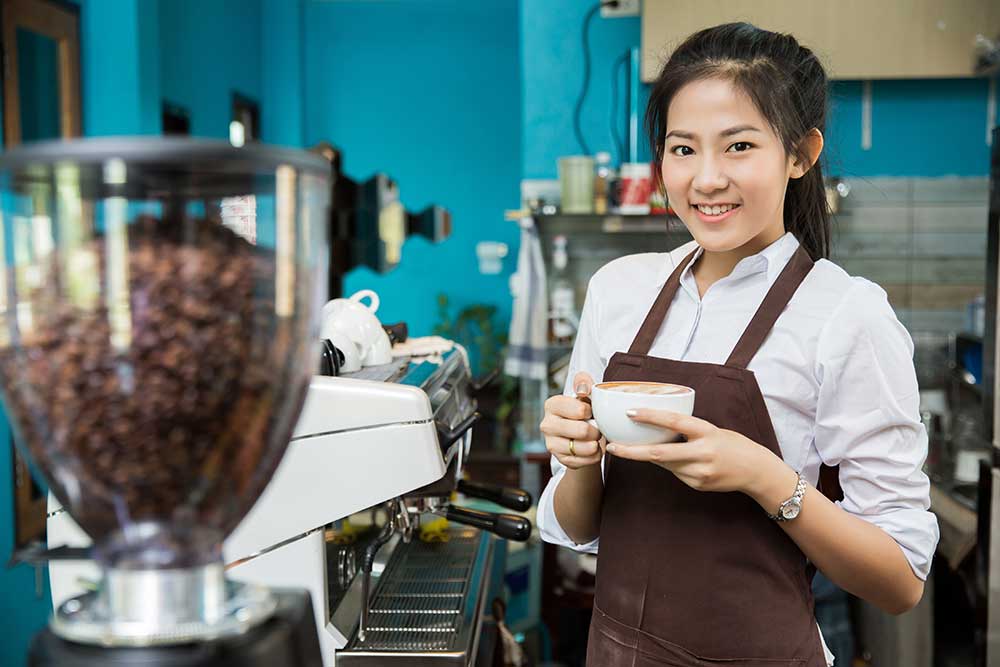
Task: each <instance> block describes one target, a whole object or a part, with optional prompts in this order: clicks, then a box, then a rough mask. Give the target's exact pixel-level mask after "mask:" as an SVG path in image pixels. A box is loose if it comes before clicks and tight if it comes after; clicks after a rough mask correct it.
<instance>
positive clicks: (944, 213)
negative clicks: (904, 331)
mask: <svg viewBox="0 0 1000 667" xmlns="http://www.w3.org/2000/svg"><path fill="white" fill-rule="evenodd" d="M845 183H846V184H847V185H848V186H849V187H850V193H849V194H848V196H847V197H846V198H844V199H841V200H840V202H841V206H840V210H839V212H838V213H837V215H836V216H835V222H834V229H833V252H832V256H831V259H832V260H833V261H834V262H836V263H838V264H840V265H841V266H843V267H844V269H846V270H847V272H848V273H851V274H852V275H858V276H864V277H865V278H868V279H870V280H873V281H875V282H877V283H878V284H879V285H881V286H882V287H883V288H884V289H885V290H886V292H887V293H888V295H889V301H890V303H892V305H893V307H894V308H895V310H896V313H897V314H898V316H899V318H900V321H902V322H903V324H904V325H906V327H907V328H908V329H909V330H910V332H911V333H917V332H936V333H946V332H950V331H958V330H963V329H965V328H966V307H967V305H968V303H969V302H970V301H971V300H972V299H973V298H975V297H976V296H977V295H978V294H982V293H983V290H984V287H985V280H986V216H987V201H988V191H989V181H988V179H986V178H933V179H930V178H873V179H856V180H847V181H845Z"/></svg>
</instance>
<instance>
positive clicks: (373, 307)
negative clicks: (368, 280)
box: [351, 289, 379, 313]
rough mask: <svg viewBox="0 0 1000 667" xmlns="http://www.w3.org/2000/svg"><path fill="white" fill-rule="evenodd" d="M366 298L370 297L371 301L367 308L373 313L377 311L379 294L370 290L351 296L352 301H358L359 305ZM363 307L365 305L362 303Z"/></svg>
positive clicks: (360, 291)
mask: <svg viewBox="0 0 1000 667" xmlns="http://www.w3.org/2000/svg"><path fill="white" fill-rule="evenodd" d="M365 297H368V300H369V302H368V305H367V306H365V307H366V308H367V309H368V310H370V311H371V312H373V313H374V312H375V311H377V310H378V306H379V299H378V294H377V293H376V292H375V290H370V289H363V290H359V291H357V292H355V293H354V294H352V295H351V301H356V302H357V303H361V300H362V299H364V298H365ZM361 305H363V306H364V305H365V304H363V303H362V304H361Z"/></svg>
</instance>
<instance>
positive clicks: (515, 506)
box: [458, 479, 531, 512]
mask: <svg viewBox="0 0 1000 667" xmlns="http://www.w3.org/2000/svg"><path fill="white" fill-rule="evenodd" d="M458 492H459V493H462V494H465V495H467V496H469V497H470V498H480V499H482V500H489V501H490V502H493V503H496V504H497V505H499V506H500V507H506V508H507V509H509V510H514V511H515V512H527V511H528V508H530V507H531V494H530V493H528V492H527V491H525V490H524V489H515V488H513V487H509V486H494V485H493V484H480V483H478V482H470V481H468V480H465V479H460V480H458Z"/></svg>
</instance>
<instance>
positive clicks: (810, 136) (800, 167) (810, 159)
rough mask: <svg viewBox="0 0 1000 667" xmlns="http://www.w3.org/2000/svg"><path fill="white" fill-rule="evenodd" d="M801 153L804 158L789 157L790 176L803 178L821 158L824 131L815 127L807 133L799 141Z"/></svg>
mask: <svg viewBox="0 0 1000 667" xmlns="http://www.w3.org/2000/svg"><path fill="white" fill-rule="evenodd" d="M799 149H800V150H799V153H800V154H802V155H803V156H804V157H803V158H798V157H789V161H790V162H791V165H790V166H789V172H788V177H789V178H802V177H803V176H805V174H806V172H807V171H809V170H810V169H812V166H813V165H814V164H816V160H818V159H819V154H820V153H822V152H823V133H822V132H820V131H819V130H818V129H816V128H815V127H814V128H813V129H811V130H809V132H808V133H806V136H805V137H803V138H802V141H801V142H800V143H799Z"/></svg>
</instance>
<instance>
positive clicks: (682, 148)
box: [670, 145, 694, 157]
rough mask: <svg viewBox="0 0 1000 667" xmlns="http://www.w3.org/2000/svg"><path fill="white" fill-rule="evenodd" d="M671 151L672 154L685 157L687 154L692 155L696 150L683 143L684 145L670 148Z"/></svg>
mask: <svg viewBox="0 0 1000 667" xmlns="http://www.w3.org/2000/svg"><path fill="white" fill-rule="evenodd" d="M680 151H688V152H686V153H684V152H680ZM670 153H671V154H672V155H676V156H678V157H684V156H686V155H691V154H692V153H694V151H693V150H691V147H690V146H683V145H682V146H674V147H673V148H671V149H670Z"/></svg>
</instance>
